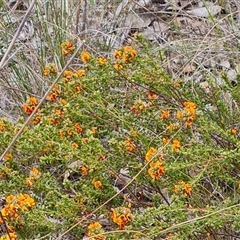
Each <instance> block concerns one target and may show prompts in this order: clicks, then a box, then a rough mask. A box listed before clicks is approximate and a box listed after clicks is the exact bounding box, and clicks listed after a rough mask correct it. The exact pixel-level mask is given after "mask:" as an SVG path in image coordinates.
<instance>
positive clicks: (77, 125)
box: [74, 123, 83, 133]
mask: <svg viewBox="0 0 240 240" xmlns="http://www.w3.org/2000/svg"><path fill="white" fill-rule="evenodd" d="M74 127H75V129H76V131H77V132H78V133H82V131H83V129H82V127H81V125H80V124H79V123H76V124H75V125H74Z"/></svg>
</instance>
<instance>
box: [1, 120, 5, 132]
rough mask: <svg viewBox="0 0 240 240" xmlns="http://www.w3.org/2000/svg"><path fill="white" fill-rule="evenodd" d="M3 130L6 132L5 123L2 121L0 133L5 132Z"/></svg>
mask: <svg viewBox="0 0 240 240" xmlns="http://www.w3.org/2000/svg"><path fill="white" fill-rule="evenodd" d="M5 130H6V126H5V123H4V122H2V121H0V131H1V132H5Z"/></svg>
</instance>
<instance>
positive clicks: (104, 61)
mask: <svg viewBox="0 0 240 240" xmlns="http://www.w3.org/2000/svg"><path fill="white" fill-rule="evenodd" d="M98 62H99V64H100V65H104V64H106V62H107V58H105V57H100V58H98Z"/></svg>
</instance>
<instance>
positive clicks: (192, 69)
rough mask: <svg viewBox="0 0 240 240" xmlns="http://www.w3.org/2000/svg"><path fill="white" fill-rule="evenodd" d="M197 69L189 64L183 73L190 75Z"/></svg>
mask: <svg viewBox="0 0 240 240" xmlns="http://www.w3.org/2000/svg"><path fill="white" fill-rule="evenodd" d="M195 69H196V67H195V66H194V65H191V64H189V65H187V66H185V67H184V69H183V72H184V73H190V72H193V71H194V70H195Z"/></svg>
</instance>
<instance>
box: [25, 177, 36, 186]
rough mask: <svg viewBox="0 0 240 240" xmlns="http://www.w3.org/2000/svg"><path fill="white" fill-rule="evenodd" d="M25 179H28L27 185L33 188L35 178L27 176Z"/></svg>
mask: <svg viewBox="0 0 240 240" xmlns="http://www.w3.org/2000/svg"><path fill="white" fill-rule="evenodd" d="M25 181H26V184H27V186H28V187H29V188H31V187H32V185H33V183H34V181H35V180H34V179H33V178H31V177H27V178H25Z"/></svg>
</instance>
